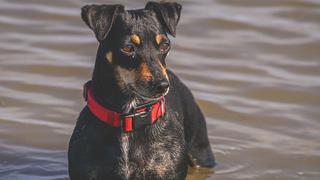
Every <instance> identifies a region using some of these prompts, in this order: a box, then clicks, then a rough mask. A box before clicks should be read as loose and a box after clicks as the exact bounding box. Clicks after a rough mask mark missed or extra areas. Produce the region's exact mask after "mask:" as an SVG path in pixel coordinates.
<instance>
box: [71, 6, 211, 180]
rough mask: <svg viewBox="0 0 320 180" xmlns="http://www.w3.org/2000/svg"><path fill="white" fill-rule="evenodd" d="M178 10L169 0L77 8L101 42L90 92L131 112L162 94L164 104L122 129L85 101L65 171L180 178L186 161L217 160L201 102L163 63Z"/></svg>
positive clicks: (78, 176)
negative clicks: (156, 113)
mask: <svg viewBox="0 0 320 180" xmlns="http://www.w3.org/2000/svg"><path fill="white" fill-rule="evenodd" d="M180 11H181V5H179V4H178V3H173V2H161V3H158V2H148V3H147V5H146V7H145V8H144V9H139V10H129V11H126V10H124V7H123V6H122V5H87V6H84V7H83V8H82V19H83V21H84V22H85V23H86V24H87V25H88V26H89V28H91V29H92V30H93V31H94V33H95V35H96V38H97V39H98V41H99V43H100V44H99V48H98V52H97V58H96V62H95V68H94V72H93V77H92V83H93V92H94V96H95V98H96V99H97V100H98V101H99V102H100V103H101V104H103V105H104V106H106V107H108V108H111V109H113V110H115V111H118V112H129V111H130V109H131V108H132V107H135V106H136V105H139V104H141V103H144V102H146V101H148V100H155V99H159V98H160V97H162V96H164V95H165V100H166V109H167V112H166V114H165V116H163V117H161V118H160V119H159V120H158V121H157V122H156V123H155V124H153V125H150V126H146V127H144V128H143V129H138V130H135V131H134V132H130V133H124V132H122V131H121V130H120V128H114V127H111V126H109V125H107V124H105V123H103V122H102V121H100V120H99V119H97V117H95V116H94V115H93V114H92V113H91V112H90V110H89V109H88V107H85V108H84V109H83V110H82V112H81V113H80V117H79V118H78V121H77V124H76V127H75V129H74V132H73V135H72V137H71V139H70V144H69V154H68V157H69V175H70V178H71V179H74V180H82V179H95V180H98V179H99V180H100V179H103V180H106V179H110V180H115V179H184V178H185V177H186V174H187V169H188V165H190V166H196V167H213V166H214V165H215V161H214V156H213V154H212V151H211V148H210V144H209V141H208V136H207V129H206V124H205V119H204V116H203V114H202V112H201V110H200V109H199V107H198V105H197V104H196V102H195V100H194V98H193V96H192V94H191V92H190V90H189V89H188V88H187V87H186V86H185V85H184V84H183V83H182V82H181V81H180V80H179V79H178V78H177V76H175V75H174V74H173V73H172V72H171V71H170V70H167V69H166V64H165V58H166V56H167V54H168V51H169V49H170V41H169V39H168V37H167V34H170V35H172V36H175V34H176V25H177V23H178V21H179V18H180ZM169 82H170V87H168V86H169V84H168V83H169ZM169 89H170V90H169Z"/></svg>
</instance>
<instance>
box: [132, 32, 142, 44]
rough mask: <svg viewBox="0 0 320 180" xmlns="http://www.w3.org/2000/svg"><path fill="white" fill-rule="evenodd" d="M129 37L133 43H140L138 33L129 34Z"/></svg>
mask: <svg viewBox="0 0 320 180" xmlns="http://www.w3.org/2000/svg"><path fill="white" fill-rule="evenodd" d="M130 39H131V41H132V42H133V43H135V44H140V43H141V40H140V37H139V36H138V35H136V34H134V35H131V36H130Z"/></svg>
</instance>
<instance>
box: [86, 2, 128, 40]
mask: <svg viewBox="0 0 320 180" xmlns="http://www.w3.org/2000/svg"><path fill="white" fill-rule="evenodd" d="M123 11H124V6H122V5H95V4H93V5H86V6H83V7H82V8H81V18H82V20H83V21H84V22H85V23H86V24H87V25H88V26H89V28H90V29H92V30H93V32H94V33H95V35H96V37H97V39H98V41H102V40H104V39H105V38H106V37H107V35H108V33H109V31H110V29H111V27H112V24H113V22H114V20H115V18H116V17H117V15H118V14H119V13H121V12H123Z"/></svg>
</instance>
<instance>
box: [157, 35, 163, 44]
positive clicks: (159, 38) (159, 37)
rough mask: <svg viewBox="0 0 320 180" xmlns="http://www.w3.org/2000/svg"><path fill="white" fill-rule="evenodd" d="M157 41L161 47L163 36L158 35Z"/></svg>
mask: <svg viewBox="0 0 320 180" xmlns="http://www.w3.org/2000/svg"><path fill="white" fill-rule="evenodd" d="M155 39H156V43H157V44H158V45H159V44H160V43H161V41H162V39H163V37H162V35H161V34H157V35H156V38H155Z"/></svg>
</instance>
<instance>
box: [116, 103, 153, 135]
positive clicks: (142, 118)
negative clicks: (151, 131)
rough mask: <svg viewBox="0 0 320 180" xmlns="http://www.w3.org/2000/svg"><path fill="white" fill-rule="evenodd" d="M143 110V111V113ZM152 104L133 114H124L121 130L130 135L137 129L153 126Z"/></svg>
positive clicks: (136, 110) (134, 111)
mask: <svg viewBox="0 0 320 180" xmlns="http://www.w3.org/2000/svg"><path fill="white" fill-rule="evenodd" d="M141 109H142V110H143V111H141ZM151 112H152V104H148V105H147V106H144V107H143V108H139V109H134V110H133V113H128V114H122V115H121V116H120V117H121V126H122V127H121V129H122V130H123V131H124V132H126V133H128V132H132V131H134V130H135V129H139V128H142V127H144V126H146V125H151V124H152V117H151Z"/></svg>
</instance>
